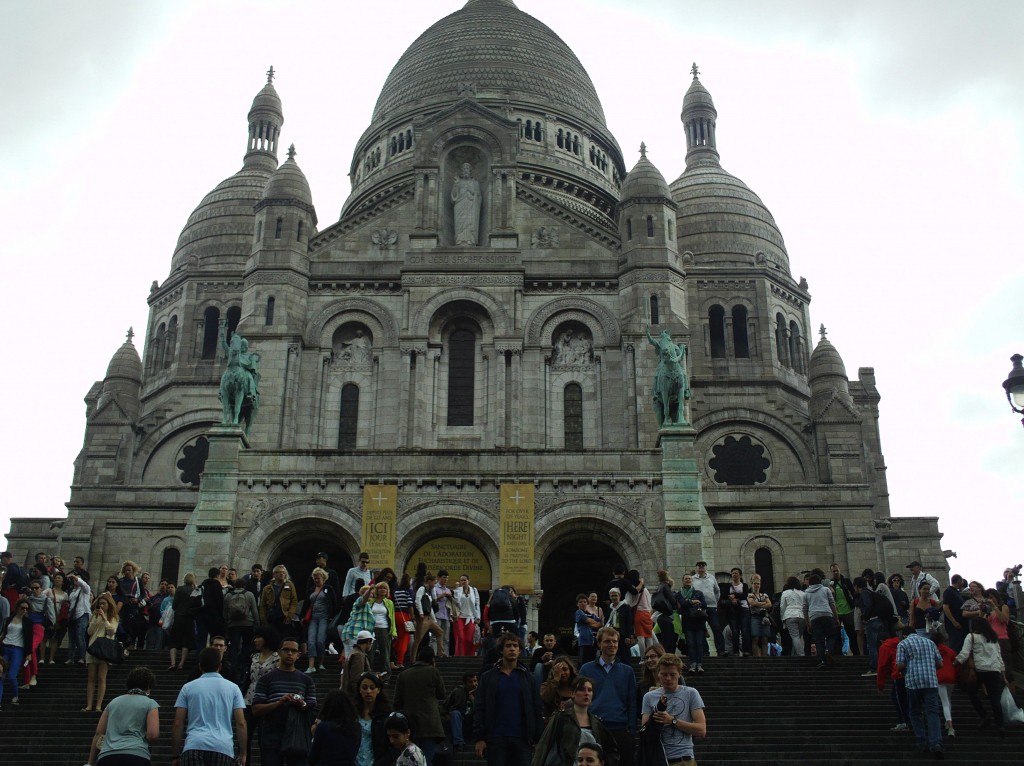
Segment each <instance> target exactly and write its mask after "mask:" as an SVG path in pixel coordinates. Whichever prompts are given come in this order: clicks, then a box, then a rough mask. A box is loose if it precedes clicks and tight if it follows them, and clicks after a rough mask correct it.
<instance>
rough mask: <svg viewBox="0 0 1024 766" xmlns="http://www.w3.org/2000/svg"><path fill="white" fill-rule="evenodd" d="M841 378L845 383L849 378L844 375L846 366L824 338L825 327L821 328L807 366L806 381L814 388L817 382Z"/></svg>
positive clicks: (834, 348) (833, 347)
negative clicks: (818, 338) (819, 338)
mask: <svg viewBox="0 0 1024 766" xmlns="http://www.w3.org/2000/svg"><path fill="white" fill-rule="evenodd" d="M836 378H842V379H843V380H844V381H846V382H847V383H848V382H849V380H850V379H849V378H848V377H847V375H846V365H845V364H843V358H842V357H841V356H839V352H838V351H836V347H835V346H833V345H832V343H831V342H830V341H829V339H828V338H827V337H825V327H824V325H822V328H821V340H819V341H818V345H817V346H815V347H814V351H813V352H811V360H810V362H809V363H808V365H807V379H808V381H809V382H810V384H811V387H812V388H814V387H815V386H814V384H815V382H817V381H824V380H827V379H833V380H834V379H836Z"/></svg>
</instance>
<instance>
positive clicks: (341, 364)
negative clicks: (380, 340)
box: [331, 323, 373, 369]
mask: <svg viewBox="0 0 1024 766" xmlns="http://www.w3.org/2000/svg"><path fill="white" fill-rule="evenodd" d="M331 346H332V349H333V354H332V358H331V367H335V368H344V369H353V368H355V369H366V368H369V367H370V365H372V364H373V337H372V336H371V335H370V332H369V330H368V329H367V328H366V327H364V326H363V325H360V324H355V323H348V324H344V325H342V326H341V327H339V328H338V329H337V330H336V331H335V333H334V339H333V342H332V344H331Z"/></svg>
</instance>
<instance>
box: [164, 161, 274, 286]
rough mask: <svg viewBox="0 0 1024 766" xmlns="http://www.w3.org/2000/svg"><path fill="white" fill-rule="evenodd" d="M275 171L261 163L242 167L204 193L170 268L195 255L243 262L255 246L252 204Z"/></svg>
mask: <svg viewBox="0 0 1024 766" xmlns="http://www.w3.org/2000/svg"><path fill="white" fill-rule="evenodd" d="M272 172H273V169H272V168H264V167H259V166H250V167H246V168H243V169H242V170H240V171H238V172H237V173H235V175H233V176H231V177H230V178H227V179H225V180H224V181H221V182H220V183H219V184H217V187H216V188H215V189H214V190H213V191H211V192H210V193H209V194H207V195H206V196H205V197H203V201H202V202H200V203H199V205H198V206H197V207H196V209H195V210H194V211H193V212H192V215H190V216H189V218H188V222H187V223H186V224H185V228H184V229H182V230H181V235H180V236H179V237H178V246H177V247H176V248H175V251H174V257H173V258H172V259H171V271H172V272H173V271H175V270H176V269H178V268H179V267H180V266H182V265H183V264H184V263H185V262H186V260H187V259H188V258H189V257H190V256H193V255H194V256H196V257H198V258H199V259H200V260H203V259H207V258H211V257H224V258H226V259H228V261H230V263H229V264H228V263H227V262H226V265H233V266H243V265H244V264H245V259H246V258H248V257H249V253H250V251H251V250H252V238H253V229H254V227H255V221H256V218H255V213H254V211H253V206H254V205H255V204H256V203H257V202H259V201H260V199H261V198H262V197H263V190H264V188H265V187H266V185H267V180H268V179H269V178H270V175H271V173H272ZM236 258H237V260H236Z"/></svg>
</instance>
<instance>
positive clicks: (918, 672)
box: [896, 633, 943, 758]
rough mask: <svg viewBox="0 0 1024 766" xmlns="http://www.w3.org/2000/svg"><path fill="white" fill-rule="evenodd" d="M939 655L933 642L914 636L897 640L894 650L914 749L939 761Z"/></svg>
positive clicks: (940, 737) (940, 751)
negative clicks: (936, 671)
mask: <svg viewBox="0 0 1024 766" xmlns="http://www.w3.org/2000/svg"><path fill="white" fill-rule="evenodd" d="M940 667H942V655H941V654H939V650H938V648H937V647H936V646H935V643H934V642H933V641H932V640H931V639H930V638H928V637H927V636H922V635H919V634H917V633H912V634H911V635H909V636H907V637H906V638H904V639H903V640H902V641H900V643H899V646H898V647H897V648H896V668H897V669H898V670H899V671H900V672H901V673H902V674H903V678H904V680H905V682H906V685H907V697H908V699H909V702H910V724H911V726H913V727H914V734H915V735H916V737H917V746H918V749H919V750H921V751H922V752H930V753H932V754H933V755H934V757H935V758H942V757H943V756H942V734H941V727H942V720H941V718H940V717H939V679H938V676H937V675H936V673H935V669H936V668H940Z"/></svg>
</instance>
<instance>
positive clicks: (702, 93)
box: [683, 65, 717, 112]
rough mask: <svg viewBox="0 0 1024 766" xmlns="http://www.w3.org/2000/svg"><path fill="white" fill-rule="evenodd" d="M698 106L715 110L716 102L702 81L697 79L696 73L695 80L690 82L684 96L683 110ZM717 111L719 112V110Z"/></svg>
mask: <svg viewBox="0 0 1024 766" xmlns="http://www.w3.org/2000/svg"><path fill="white" fill-rule="evenodd" d="M694 66H696V65H694ZM698 106H703V107H706V108H708V109H712V110H715V102H714V101H712V100H711V94H710V93H708V90H707V88H705V87H704V86H703V85H702V84H701V81H700V80H698V79H697V75H694V76H693V82H691V83H690V87H689V89H688V90H687V91H686V95H685V96H683V112H686V111H687V110H688V109H693V108H694V107H698ZM715 111H716V112H717V110H715Z"/></svg>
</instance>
